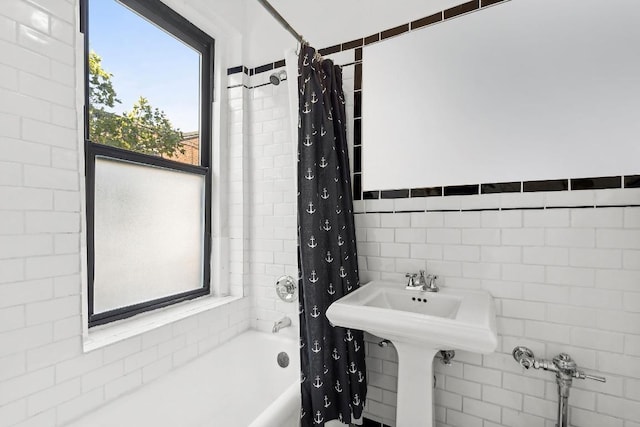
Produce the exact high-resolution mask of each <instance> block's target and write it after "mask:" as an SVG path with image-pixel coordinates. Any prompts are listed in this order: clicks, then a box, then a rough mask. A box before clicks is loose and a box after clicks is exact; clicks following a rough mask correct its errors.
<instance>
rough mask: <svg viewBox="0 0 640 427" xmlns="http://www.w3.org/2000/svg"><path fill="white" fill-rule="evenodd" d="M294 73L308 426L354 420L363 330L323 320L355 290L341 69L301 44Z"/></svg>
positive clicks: (362, 376) (362, 377) (359, 402)
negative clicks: (296, 86)
mask: <svg viewBox="0 0 640 427" xmlns="http://www.w3.org/2000/svg"><path fill="white" fill-rule="evenodd" d="M298 71H299V75H298V89H299V122H298V227H299V229H298V267H299V276H300V280H299V290H300V291H299V302H300V308H299V311H300V364H301V371H302V372H301V379H300V380H301V389H302V408H301V413H300V416H301V424H302V426H303V427H307V426H324V424H325V422H327V421H329V420H340V421H342V422H344V423H350V422H352V421H353V420H355V419H359V418H360V417H361V416H362V411H363V408H364V403H365V399H366V393H367V381H366V368H365V355H364V342H363V333H362V331H357V330H353V329H345V328H339V327H333V326H331V325H330V324H329V321H328V320H327V318H326V316H325V313H326V310H327V308H328V307H329V305H330V304H331V303H332V302H333V301H335V300H337V299H338V298H340V297H342V296H343V295H345V294H347V293H349V292H351V291H352V290H355V289H356V288H358V287H359V286H360V282H359V279H358V262H357V252H356V240H355V226H354V221H353V200H352V196H351V180H350V171H349V158H348V154H347V135H346V127H345V125H346V116H345V100H344V93H343V90H342V70H341V69H340V67H338V66H335V65H334V64H333V62H332V61H331V60H328V59H324V60H323V59H322V58H321V57H320V55H319V54H317V53H316V51H315V49H313V48H312V47H310V46H308V45H306V44H305V45H303V46H302V47H301V48H300V55H299V58H298Z"/></svg>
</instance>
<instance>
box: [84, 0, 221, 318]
mask: <svg viewBox="0 0 640 427" xmlns="http://www.w3.org/2000/svg"><path fill="white" fill-rule="evenodd" d="M89 1H90V0H80V32H81V33H82V34H83V35H84V123H83V124H84V150H85V184H86V188H85V192H86V215H87V218H86V219H87V222H86V226H87V280H88V281H87V299H88V301H87V303H88V327H89V328H91V327H93V326H98V325H102V324H105V323H110V322H114V321H116V320H121V319H125V318H128V317H131V316H134V315H136V314H140V313H144V312H148V311H151V310H155V309H158V308H162V307H166V306H169V305H172V304H177V303H179V302H183V301H186V300H190V299H194V298H198V297H201V296H205V295H208V294H210V293H211V256H212V238H211V233H212V232H211V227H212V216H211V212H212V167H211V166H212V158H211V153H212V134H213V101H214V72H213V71H214V58H215V41H214V39H213V38H212V37H211V36H209V35H208V34H206V33H205V32H204V31H202V30H200V29H199V28H197V27H196V26H195V25H194V24H192V23H191V22H189V21H188V20H187V19H185V18H184V17H183V16H181V15H179V14H178V13H177V12H175V11H173V10H172V9H171V8H169V7H168V6H166V5H165V4H163V3H162V2H160V1H159V0H116V1H117V2H118V3H120V4H121V5H122V6H123V7H126V8H128V9H130V10H131V11H132V12H133V13H137V14H138V15H140V16H141V17H142V18H143V19H147V20H148V21H150V22H151V23H153V24H155V25H156V26H158V27H159V28H160V29H161V30H164V31H166V32H167V33H169V34H171V35H173V36H174V37H176V38H177V39H179V40H180V41H182V42H183V43H185V44H187V45H189V46H190V47H192V48H193V49H194V50H196V51H197V52H199V53H200V55H201V56H200V58H201V60H200V120H199V128H200V129H199V133H200V135H199V153H200V165H191V164H187V163H181V162H178V161H174V160H169V159H166V158H163V157H156V156H153V155H149V154H143V153H137V152H134V151H129V150H125V149H121V148H116V147H111V146H108V145H104V144H98V143H94V142H91V140H90V138H89V31H88V29H89V28H90V22H89ZM96 157H101V158H105V159H109V160H115V161H124V162H131V163H134V164H139V165H142V166H151V167H159V168H163V169H166V170H170V171H177V172H184V173H191V174H196V175H201V176H204V181H205V184H204V192H205V195H204V206H203V209H204V236H203V239H202V241H203V248H202V249H203V283H202V287H201V288H198V289H194V290H190V291H186V292H182V293H178V294H173V295H170V296H167V297H162V298H157V299H153V300H148V301H145V302H141V303H137V304H134V305H129V306H124V307H120V308H117V309H113V310H109V311H105V312H102V313H94V274H95V254H94V214H95V162H96Z"/></svg>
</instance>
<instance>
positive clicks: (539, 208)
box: [353, 204, 640, 215]
mask: <svg viewBox="0 0 640 427" xmlns="http://www.w3.org/2000/svg"><path fill="white" fill-rule="evenodd" d="M607 208H618V209H619V208H640V204H628V205H588V206H520V207H513V208H511V207H509V208H469V209H465V208H461V209H422V210H417V209H389V210H371V211H361V212H353V214H354V215H369V214H398V213H430V212H444V213H446V212H504V211H545V210H552V209H607Z"/></svg>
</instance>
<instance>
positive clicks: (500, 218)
mask: <svg viewBox="0 0 640 427" xmlns="http://www.w3.org/2000/svg"><path fill="white" fill-rule="evenodd" d="M480 223H481V225H482V227H485V228H520V227H522V211H517V210H514V211H484V212H481V213H480Z"/></svg>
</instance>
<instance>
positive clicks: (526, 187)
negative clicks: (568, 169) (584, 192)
mask: <svg viewBox="0 0 640 427" xmlns="http://www.w3.org/2000/svg"><path fill="white" fill-rule="evenodd" d="M568 189H569V180H568V179H552V180H543V181H525V182H523V183H522V191H523V192H524V193H530V192H534V191H565V190H568Z"/></svg>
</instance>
